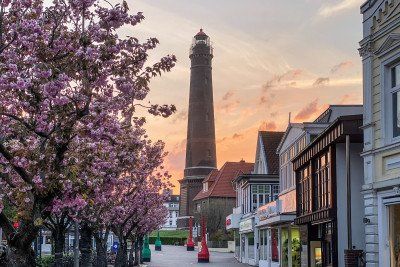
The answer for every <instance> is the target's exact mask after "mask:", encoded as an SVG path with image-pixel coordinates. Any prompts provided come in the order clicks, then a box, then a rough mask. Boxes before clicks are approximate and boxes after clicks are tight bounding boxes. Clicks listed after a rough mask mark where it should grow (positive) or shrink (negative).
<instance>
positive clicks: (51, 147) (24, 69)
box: [0, 0, 176, 266]
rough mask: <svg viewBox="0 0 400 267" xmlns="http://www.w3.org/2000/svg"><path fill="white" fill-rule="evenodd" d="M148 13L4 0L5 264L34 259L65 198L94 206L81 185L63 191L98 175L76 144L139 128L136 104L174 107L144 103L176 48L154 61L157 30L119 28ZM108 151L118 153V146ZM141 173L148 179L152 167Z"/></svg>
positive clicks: (0, 159)
mask: <svg viewBox="0 0 400 267" xmlns="http://www.w3.org/2000/svg"><path fill="white" fill-rule="evenodd" d="M143 19H144V16H143V15H142V13H137V14H134V15H132V14H130V13H129V8H128V6H127V4H126V2H123V3H122V4H118V5H110V4H109V3H108V2H107V1H105V2H102V1H100V0H54V1H53V3H52V4H50V5H49V6H45V5H44V3H43V1H42V0H0V125H1V127H0V226H1V227H2V228H3V231H4V233H5V235H6V238H7V241H8V244H9V247H8V248H9V249H8V252H7V262H6V263H5V264H8V265H11V266H13V265H18V266H31V265H34V263H35V260H34V255H33V251H32V249H31V244H32V242H33V240H34V238H35V237H36V235H37V233H38V229H39V228H40V226H41V225H42V224H43V221H45V220H46V219H48V218H49V216H50V214H51V213H52V212H57V209H59V207H58V206H65V203H67V204H68V205H69V206H71V207H74V208H75V209H76V210H81V209H83V208H84V207H85V206H87V205H88V203H87V200H86V199H85V195H84V193H81V194H80V196H81V197H78V196H79V195H77V194H72V195H71V196H70V197H69V198H68V194H65V192H68V191H73V190H72V186H74V185H75V184H77V183H82V184H86V185H88V186H89V187H90V183H96V182H97V181H96V179H94V181H91V179H92V177H94V176H85V174H84V173H81V169H80V168H79V167H77V166H79V165H80V164H81V163H80V162H81V161H84V160H85V159H86V158H88V157H90V155H85V154H81V155H79V156H77V155H76V154H75V153H74V149H76V148H77V147H80V146H83V145H85V146H93V147H94V148H97V149H99V150H103V149H107V148H105V147H102V146H101V144H104V143H105V142H104V140H106V139H108V140H113V139H114V137H115V135H116V134H118V131H120V130H121V129H122V128H123V127H121V125H122V124H124V126H125V127H128V128H129V127H131V128H140V127H136V126H135V125H134V124H138V123H139V124H140V123H143V119H137V118H135V112H136V109H137V108H139V107H144V108H146V109H148V111H149V112H150V113H151V114H153V115H160V116H164V117H167V116H169V115H170V114H172V113H173V112H174V111H175V107H174V106H169V105H157V104H144V103H143V102H144V100H145V98H146V96H147V94H148V92H149V90H150V88H149V82H150V80H151V78H152V77H154V76H157V75H161V73H162V72H164V71H169V70H170V69H171V68H172V67H173V66H174V62H175V61H176V59H175V57H174V56H166V57H164V58H162V59H161V60H160V61H159V62H157V63H155V64H153V65H149V66H147V65H146V61H147V59H148V56H149V55H148V53H149V52H150V50H152V49H154V48H155V47H156V46H157V44H158V41H157V39H155V38H150V39H148V40H147V41H145V42H144V43H141V42H140V41H139V40H138V39H137V38H135V37H132V36H128V37H124V38H121V37H120V36H119V34H118V33H119V31H120V29H121V28H122V27H128V28H129V27H133V26H135V25H136V24H138V23H139V22H140V21H142V20H143ZM130 31H131V30H130ZM132 125H133V126H132ZM139 139H140V138H138V140H139ZM146 142H147V141H146ZM110 147H112V146H110ZM104 153H110V154H109V155H111V158H112V157H113V153H115V151H112V150H110V151H106V152H104ZM94 160H95V159H94ZM87 162H89V165H88V166H87V168H88V169H90V171H91V172H93V173H96V172H98V175H99V176H100V177H101V176H103V173H101V170H102V168H99V166H101V165H102V164H104V165H105V166H107V164H112V161H110V160H106V161H103V162H102V161H99V162H95V161H90V160H88V161H87ZM103 168H106V167H104V166H103ZM78 172H79V173H78ZM141 177H145V178H146V179H148V177H149V174H147V175H143V176H141ZM118 178H119V177H117V176H116V177H115V178H114V179H118ZM139 191H140V190H137V192H139ZM137 194H138V195H140V194H139V193H137ZM60 196H63V197H65V198H63V199H60ZM142 197H143V195H142ZM5 201H6V202H7V203H11V205H12V206H13V208H14V210H15V213H16V216H17V219H18V221H19V222H20V227H19V228H18V229H14V227H13V226H12V220H11V218H10V217H9V216H7V214H6V213H4V212H3V205H4V204H3V203H4V202H5ZM60 203H63V205H61V204H60ZM75 219H76V218H75ZM125 231H126V229H125Z"/></svg>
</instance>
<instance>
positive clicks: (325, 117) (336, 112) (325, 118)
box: [313, 105, 363, 123]
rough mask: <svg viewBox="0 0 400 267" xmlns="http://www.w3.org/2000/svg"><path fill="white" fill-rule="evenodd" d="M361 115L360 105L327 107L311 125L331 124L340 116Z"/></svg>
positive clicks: (361, 108)
mask: <svg viewBox="0 0 400 267" xmlns="http://www.w3.org/2000/svg"><path fill="white" fill-rule="evenodd" d="M362 113H363V106H362V105H329V107H328V108H327V109H326V110H325V111H324V112H322V114H321V115H319V116H318V118H316V119H315V120H314V122H313V123H332V122H333V121H335V120H336V119H337V118H338V117H340V116H347V115H358V114H362Z"/></svg>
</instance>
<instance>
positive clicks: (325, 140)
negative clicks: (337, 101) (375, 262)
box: [292, 114, 365, 267]
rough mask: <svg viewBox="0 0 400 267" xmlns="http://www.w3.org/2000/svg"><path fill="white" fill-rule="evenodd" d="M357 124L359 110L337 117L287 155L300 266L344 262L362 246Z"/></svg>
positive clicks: (359, 122) (360, 149)
mask: <svg viewBox="0 0 400 267" xmlns="http://www.w3.org/2000/svg"><path fill="white" fill-rule="evenodd" d="M361 125H362V115H361V114H360V115H350V116H341V117H339V118H337V119H336V120H335V121H334V122H333V123H332V124H331V125H330V126H329V127H327V128H326V129H325V130H324V131H323V132H322V133H321V134H320V135H318V136H317V137H315V139H314V140H313V141H312V142H311V143H310V144H309V145H307V147H306V148H305V149H303V150H302V151H301V152H300V153H299V154H298V155H297V156H296V157H295V158H294V159H293V161H292V162H293V169H294V171H295V173H296V202H297V204H296V206H297V208H296V210H297V214H296V219H295V221H294V222H295V224H296V225H299V226H301V235H300V242H301V246H302V254H303V253H304V256H306V257H302V262H301V265H302V266H311V267H314V266H345V262H346V261H345V256H346V258H348V257H349V255H356V254H355V253H354V252H357V253H359V252H360V251H362V250H363V249H364V247H365V235H364V229H363V228H362V227H360V225H362V223H363V218H364V212H363V196H362V194H361V188H362V184H363V179H362V177H363V164H362V158H361V156H360V153H361V151H362V142H363V134H362V130H361V129H360V127H361ZM302 256H303V255H302ZM346 266H348V265H346ZM357 266H358V265H357Z"/></svg>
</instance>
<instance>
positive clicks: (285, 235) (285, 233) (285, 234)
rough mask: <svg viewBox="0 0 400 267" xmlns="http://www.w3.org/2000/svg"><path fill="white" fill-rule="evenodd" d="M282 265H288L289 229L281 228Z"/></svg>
mask: <svg viewBox="0 0 400 267" xmlns="http://www.w3.org/2000/svg"><path fill="white" fill-rule="evenodd" d="M281 242H282V245H281V248H282V267H289V230H288V228H282V229H281Z"/></svg>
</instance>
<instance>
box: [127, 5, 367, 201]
mask: <svg viewBox="0 0 400 267" xmlns="http://www.w3.org/2000/svg"><path fill="white" fill-rule="evenodd" d="M362 2H363V1H362V0H290V1H276V0H247V1H245V0H190V1H187V0H128V4H129V6H130V10H131V11H132V12H136V11H142V12H143V13H144V16H145V17H146V19H145V20H144V21H143V22H142V23H141V24H140V25H138V26H135V27H134V28H131V29H130V32H129V33H127V34H129V35H131V36H132V35H133V36H137V37H139V38H140V39H141V40H145V39H146V38H148V37H157V38H158V39H159V41H160V45H159V47H158V48H157V49H156V50H155V51H154V52H153V53H152V54H151V60H150V62H151V61H152V60H157V59H159V58H161V57H162V56H164V55H167V54H174V55H176V57H177V58H178V62H177V64H176V67H175V68H174V69H173V70H172V71H171V72H170V73H166V74H164V75H162V76H161V77H160V78H155V79H154V80H153V81H152V82H151V93H150V94H149V98H148V100H149V101H151V102H154V103H160V104H164V103H165V104H175V105H176V107H177V109H178V110H177V112H176V114H174V115H173V116H171V117H170V118H167V119H164V118H159V117H157V118H152V117H150V116H149V117H148V120H147V121H148V122H147V126H146V128H147V130H148V133H149V136H150V137H151V138H152V139H154V140H158V139H161V140H163V141H164V142H165V143H166V150H167V151H168V153H169V154H168V156H167V158H166V161H165V166H166V168H167V169H168V170H169V172H170V173H171V174H172V179H173V183H174V184H175V185H176V187H175V188H174V192H175V193H179V183H178V182H177V181H178V180H179V179H182V178H183V169H184V161H185V146H186V140H185V138H186V127H187V110H188V99H189V77H190V60H189V57H188V56H189V47H190V44H191V42H192V38H193V36H194V35H195V34H196V33H197V32H198V31H199V29H200V28H203V29H204V31H205V32H206V33H207V34H208V35H209V36H210V38H211V41H212V43H213V47H214V59H213V87H214V107H215V123H216V124H215V128H216V141H217V160H218V168H220V167H221V166H222V165H223V163H224V162H226V161H239V160H241V159H244V160H245V161H247V162H254V158H255V149H256V140H257V133H258V131H259V130H266V129H268V130H274V131H284V130H285V129H286V127H287V124H288V120H289V113H291V121H292V122H302V121H312V120H313V119H315V118H316V117H317V116H318V115H319V114H320V113H322V112H323V111H324V110H325V109H326V108H327V106H328V105H329V104H361V103H362V79H361V78H362V75H361V74H362V70H361V59H360V57H359V55H358V51H357V49H358V47H359V46H358V42H359V41H360V40H361V38H362V21H361V15H360V11H359V7H360V6H361V4H362ZM132 31H133V32H132Z"/></svg>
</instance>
